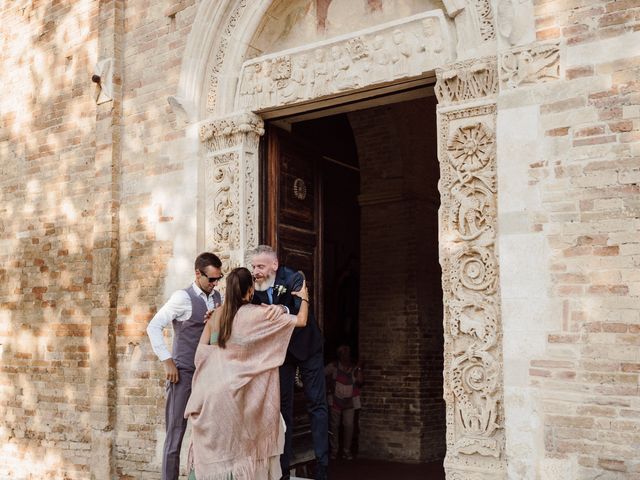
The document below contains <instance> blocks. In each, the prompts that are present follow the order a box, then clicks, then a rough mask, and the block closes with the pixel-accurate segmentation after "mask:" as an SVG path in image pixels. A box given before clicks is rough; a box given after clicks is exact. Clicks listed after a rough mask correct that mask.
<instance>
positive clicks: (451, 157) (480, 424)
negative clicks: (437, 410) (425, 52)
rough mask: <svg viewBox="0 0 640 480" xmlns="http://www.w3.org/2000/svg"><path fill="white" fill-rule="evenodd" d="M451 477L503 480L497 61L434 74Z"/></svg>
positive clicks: (471, 63) (447, 466)
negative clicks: (498, 240)
mask: <svg viewBox="0 0 640 480" xmlns="http://www.w3.org/2000/svg"><path fill="white" fill-rule="evenodd" d="M436 74H437V84H436V89H435V90H436V95H437V96H438V100H439V102H440V103H439V105H438V138H439V140H438V157H439V161H440V182H439V185H438V188H439V190H440V195H441V199H442V204H441V207H440V212H439V221H440V242H439V243H440V263H441V265H442V286H443V293H444V337H445V359H444V380H445V386H444V394H445V400H446V404H447V456H446V459H445V470H446V473H447V479H449V480H484V479H487V480H489V479H491V480H496V479H500V478H505V470H506V469H505V457H504V415H503V390H502V385H503V382H502V326H501V322H500V293H499V290H498V289H499V282H498V280H499V277H498V274H499V268H498V257H497V252H496V231H497V225H496V219H497V212H496V208H497V188H496V187H497V178H496V95H497V91H498V74H497V61H496V59H495V57H494V58H486V59H479V60H473V61H468V62H464V63H457V64H453V65H450V66H449V67H448V68H446V69H439V70H436Z"/></svg>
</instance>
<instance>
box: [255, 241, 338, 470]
mask: <svg viewBox="0 0 640 480" xmlns="http://www.w3.org/2000/svg"><path fill="white" fill-rule="evenodd" d="M251 267H252V269H253V276H254V279H255V283H254V288H255V292H254V295H253V303H256V304H261V303H264V304H269V305H282V310H283V312H288V313H292V314H297V313H298V309H299V308H300V302H302V299H300V298H299V297H296V296H294V295H291V292H295V291H298V290H300V287H301V286H302V281H303V276H302V275H301V274H300V273H298V272H295V271H294V270H291V269H290V268H287V267H285V266H279V265H278V256H277V255H276V253H275V251H274V250H273V249H272V248H271V247H269V246H267V245H259V246H258V247H256V248H255V249H254V250H253V251H252V252H251ZM296 368H300V373H301V376H302V383H303V385H304V394H305V397H306V399H307V408H308V412H309V416H310V418H311V435H312V437H313V448H314V452H315V455H316V460H317V465H318V466H317V470H316V479H317V480H326V478H327V466H328V463H329V433H328V431H329V415H328V410H327V400H326V393H325V377H324V356H323V353H322V333H321V332H320V329H319V328H318V324H317V323H316V321H315V318H314V317H313V314H311V310H310V314H309V319H308V321H307V326H306V327H304V328H296V329H295V330H294V332H293V335H292V336H291V341H290V342H289V349H288V350H287V356H286V359H285V361H284V364H283V365H282V366H281V367H280V411H281V413H282V416H283V417H284V421H285V423H286V425H287V432H286V435H285V446H284V453H283V454H282V456H281V457H280V465H281V466H282V478H283V479H288V478H289V464H290V462H291V458H292V455H293V449H292V445H291V437H292V432H293V386H294V381H295V374H296Z"/></svg>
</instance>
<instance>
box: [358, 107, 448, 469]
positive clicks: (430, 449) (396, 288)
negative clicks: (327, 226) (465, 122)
mask: <svg viewBox="0 0 640 480" xmlns="http://www.w3.org/2000/svg"><path fill="white" fill-rule="evenodd" d="M425 111H426V112H431V115H424V112H425ZM349 120H350V122H351V125H352V129H353V132H354V136H355V139H356V143H357V146H358V154H359V161H360V172H361V190H360V193H361V198H362V199H363V201H364V202H366V200H365V199H367V198H368V197H370V196H373V197H376V196H382V200H380V201H377V202H375V203H373V204H366V203H365V205H363V206H362V208H361V218H362V219H361V252H362V253H361V260H360V261H361V265H362V267H361V268H362V271H361V292H360V295H361V307H360V352H361V357H362V358H363V359H365V361H366V362H367V363H366V370H367V385H366V387H365V389H364V390H363V409H362V414H361V424H360V429H361V432H362V433H361V439H362V440H361V446H360V448H361V451H362V453H363V454H365V455H367V456H369V457H373V458H393V459H396V460H408V461H426V460H434V459H438V458H442V457H443V456H444V450H445V434H444V429H445V425H444V401H443V392H442V364H443V357H442V349H443V337H442V290H441V287H440V276H441V271H440V266H439V263H438V249H437V241H438V231H437V225H438V217H437V208H438V205H439V195H438V191H437V180H438V177H439V173H438V161H437V154H436V150H435V148H436V142H435V138H436V126H435V99H434V98H433V97H432V98H430V99H429V100H424V99H423V100H420V101H415V102H413V103H401V104H396V105H393V106H391V107H380V108H376V109H372V110H363V111H359V112H353V113H351V114H350V115H349ZM385 196H387V198H386V199H385V198H384V197H385ZM381 276H382V277H384V281H383V282H381V281H380V279H381Z"/></svg>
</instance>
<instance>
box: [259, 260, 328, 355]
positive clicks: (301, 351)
mask: <svg viewBox="0 0 640 480" xmlns="http://www.w3.org/2000/svg"><path fill="white" fill-rule="evenodd" d="M302 281H303V278H302V275H300V274H299V273H298V272H296V271H294V270H291V269H290V268H287V267H279V268H278V271H277V272H276V280H275V283H274V288H273V303H275V304H278V305H284V306H286V307H287V308H288V309H289V313H292V314H294V315H295V314H297V313H298V311H299V310H300V303H301V302H302V300H301V299H300V298H299V297H296V296H294V295H291V292H295V291H298V290H300V287H302ZM279 285H281V286H282V287H284V289H286V291H283V292H282V293H281V294H280V295H278V292H277V290H278V286H279ZM252 302H253V303H255V304H258V305H259V304H261V303H269V295H268V294H267V292H258V291H255V292H254V294H253V300H252ZM320 350H322V333H321V332H320V329H319V328H318V324H317V323H316V319H315V317H314V316H313V312H312V311H311V306H309V318H308V319H307V326H306V327H303V328H296V329H294V330H293V335H292V336H291V341H290V342H289V349H288V352H289V353H290V354H291V355H293V356H294V357H295V358H296V359H298V360H300V361H304V360H306V359H307V358H309V357H310V356H311V355H313V354H314V353H316V352H318V351H320Z"/></svg>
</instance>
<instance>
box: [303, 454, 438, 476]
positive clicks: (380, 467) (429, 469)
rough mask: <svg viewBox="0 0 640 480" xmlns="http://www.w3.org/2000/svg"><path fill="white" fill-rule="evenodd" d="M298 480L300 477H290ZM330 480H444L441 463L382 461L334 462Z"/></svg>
mask: <svg viewBox="0 0 640 480" xmlns="http://www.w3.org/2000/svg"><path fill="white" fill-rule="evenodd" d="M293 478H299V480H303V479H302V478H300V477H292V479H293ZM329 478H331V480H354V479H359V480H389V479H390V478H398V479H399V478H401V479H402V480H444V468H443V467H442V461H439V462H431V463H423V464H409V463H397V462H387V461H382V460H367V459H356V460H350V461H345V460H335V461H333V462H332V463H331V464H330V466H329Z"/></svg>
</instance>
